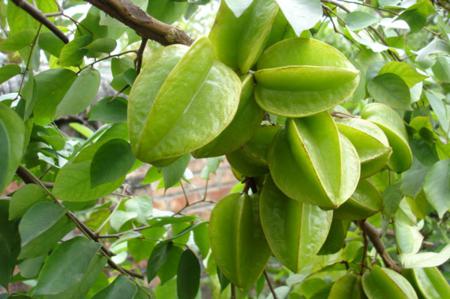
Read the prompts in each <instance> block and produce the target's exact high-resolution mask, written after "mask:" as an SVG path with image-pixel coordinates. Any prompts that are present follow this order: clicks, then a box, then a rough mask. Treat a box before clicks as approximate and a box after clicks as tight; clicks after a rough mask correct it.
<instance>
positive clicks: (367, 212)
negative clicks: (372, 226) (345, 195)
mask: <svg viewBox="0 0 450 299" xmlns="http://www.w3.org/2000/svg"><path fill="white" fill-rule="evenodd" d="M382 208H383V197H382V196H381V194H380V192H378V190H377V189H376V188H375V187H374V186H373V185H372V184H371V183H370V182H368V181H367V180H361V181H359V183H358V187H357V188H356V190H355V192H354V193H353V194H352V196H350V198H349V199H348V200H347V201H346V202H345V203H344V204H343V205H342V206H340V207H339V208H338V209H336V210H335V211H334V215H335V216H336V217H337V218H339V219H347V220H362V219H366V218H368V217H370V216H372V215H374V214H376V213H377V212H379V211H381V209H382Z"/></svg>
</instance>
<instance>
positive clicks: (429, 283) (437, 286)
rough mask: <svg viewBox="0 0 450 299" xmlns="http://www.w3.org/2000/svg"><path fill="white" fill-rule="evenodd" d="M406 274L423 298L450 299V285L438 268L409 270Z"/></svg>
mask: <svg viewBox="0 0 450 299" xmlns="http://www.w3.org/2000/svg"><path fill="white" fill-rule="evenodd" d="M404 274H405V276H406V278H407V279H408V280H409V282H410V283H411V284H412V285H413V287H414V289H415V290H416V292H417V294H420V295H421V297H422V298H425V299H441V298H450V285H449V284H448V282H447V280H446V279H445V277H444V275H442V273H441V272H440V271H439V269H438V268H436V267H430V268H414V269H407V270H405V273H404Z"/></svg>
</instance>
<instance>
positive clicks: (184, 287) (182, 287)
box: [177, 249, 200, 299]
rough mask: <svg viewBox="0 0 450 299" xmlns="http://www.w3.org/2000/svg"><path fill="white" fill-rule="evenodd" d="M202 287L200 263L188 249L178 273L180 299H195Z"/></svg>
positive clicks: (183, 255) (181, 259)
mask: <svg viewBox="0 0 450 299" xmlns="http://www.w3.org/2000/svg"><path fill="white" fill-rule="evenodd" d="M199 286H200V263H199V262H198V260H197V257H196V256H195V254H194V253H193V252H192V251H191V250H189V249H186V250H185V251H184V252H183V254H182V255H181V258H180V264H179V266H178V272H177V294H178V298H180V299H194V298H195V296H196V295H197V293H198V289H199Z"/></svg>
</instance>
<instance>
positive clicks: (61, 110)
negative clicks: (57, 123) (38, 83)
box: [56, 68, 100, 118]
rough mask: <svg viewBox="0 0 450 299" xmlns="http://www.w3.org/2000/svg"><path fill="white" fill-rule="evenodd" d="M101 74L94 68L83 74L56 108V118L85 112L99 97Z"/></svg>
mask: <svg viewBox="0 0 450 299" xmlns="http://www.w3.org/2000/svg"><path fill="white" fill-rule="evenodd" d="M99 87H100V73H99V72H98V71H97V70H96V69H93V68H89V69H87V70H85V71H83V72H81V73H80V74H79V75H78V77H77V78H76V79H75V81H73V83H72V86H70V88H69V90H68V91H67V92H66V94H65V95H64V97H63V98H62V100H61V102H59V104H58V107H57V108H56V117H57V118H59V117H61V116H64V115H69V114H78V113H81V112H83V111H84V109H86V107H87V106H89V105H90V104H91V103H92V102H93V101H94V100H95V97H96V96H97V92H98V89H99Z"/></svg>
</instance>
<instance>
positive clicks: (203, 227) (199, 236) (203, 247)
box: [194, 222, 209, 258]
mask: <svg viewBox="0 0 450 299" xmlns="http://www.w3.org/2000/svg"><path fill="white" fill-rule="evenodd" d="M194 242H195V245H197V247H198V249H199V251H200V254H201V255H202V257H203V258H206V257H207V256H208V252H209V240H208V223H207V222H204V223H202V224H200V225H199V226H197V227H196V228H195V229H194Z"/></svg>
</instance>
